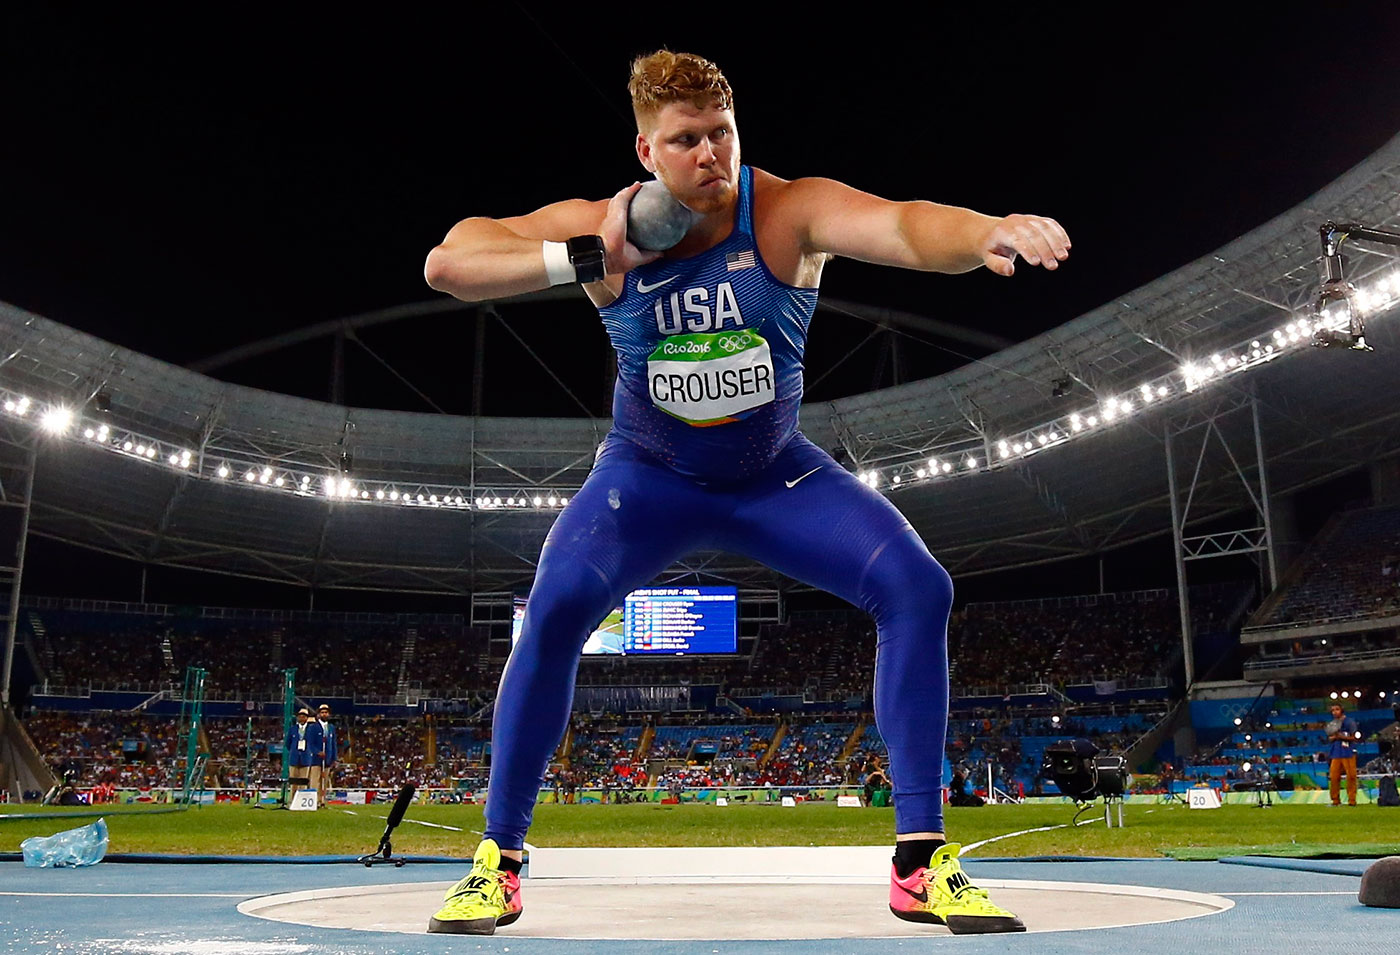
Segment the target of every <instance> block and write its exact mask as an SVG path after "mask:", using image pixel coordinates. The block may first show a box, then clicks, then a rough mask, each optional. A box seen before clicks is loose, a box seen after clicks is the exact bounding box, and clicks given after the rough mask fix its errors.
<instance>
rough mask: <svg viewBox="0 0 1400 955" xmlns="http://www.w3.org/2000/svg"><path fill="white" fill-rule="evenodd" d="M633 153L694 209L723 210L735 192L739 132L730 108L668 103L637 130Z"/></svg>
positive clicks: (735, 194)
mask: <svg viewBox="0 0 1400 955" xmlns="http://www.w3.org/2000/svg"><path fill="white" fill-rule="evenodd" d="M637 158H638V159H640V160H641V161H642V165H643V166H645V167H646V168H647V171H648V172H652V173H655V174H656V177H657V178H658V179H660V180H661V181H662V182H663V183H664V184H665V185H666V188H667V189H669V190H671V195H673V196H675V197H676V198H677V199H679V200H680V201H681V202H682V203H684V204H685V205H686V206H688V207H690V208H691V209H693V210H695V211H696V212H701V213H705V214H706V215H708V214H711V213H715V212H723V211H724V210H726V209H728V208H729V207H730V206H732V205H733V204H734V202H735V200H736V199H737V198H738V196H739V131H738V129H737V127H735V125H734V111H733V110H729V109H719V108H717V107H715V106H707V107H705V108H704V109H701V108H699V107H696V106H694V105H693V104H691V103H668V104H666V105H665V106H663V107H662V108H661V111H660V112H658V113H657V114H656V116H655V117H653V119H652V122H651V123H650V126H649V128H648V129H646V130H643V131H642V132H640V133H638V134H637Z"/></svg>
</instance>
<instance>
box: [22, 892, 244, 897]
mask: <svg viewBox="0 0 1400 955" xmlns="http://www.w3.org/2000/svg"><path fill="white" fill-rule="evenodd" d="M0 895H18V896H50V898H59V899H246V898H249V896H253V895H258V893H256V892H0Z"/></svg>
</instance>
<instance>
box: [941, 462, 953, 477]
mask: <svg viewBox="0 0 1400 955" xmlns="http://www.w3.org/2000/svg"><path fill="white" fill-rule="evenodd" d="M943 473H944V474H952V473H953V465H951V464H949V463H948V462H947V461H944V462H943Z"/></svg>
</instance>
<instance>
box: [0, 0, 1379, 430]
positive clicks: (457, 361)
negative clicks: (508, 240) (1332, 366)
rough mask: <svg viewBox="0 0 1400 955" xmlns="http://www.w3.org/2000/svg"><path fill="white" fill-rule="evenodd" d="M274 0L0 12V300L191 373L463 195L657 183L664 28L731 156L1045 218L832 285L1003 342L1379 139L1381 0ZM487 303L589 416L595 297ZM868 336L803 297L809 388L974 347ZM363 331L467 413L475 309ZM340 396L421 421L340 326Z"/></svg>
mask: <svg viewBox="0 0 1400 955" xmlns="http://www.w3.org/2000/svg"><path fill="white" fill-rule="evenodd" d="M282 6H283V7H284V8H280V9H279V8H267V9H263V10H254V9H252V8H248V9H245V8H239V9H238V10H237V11H236V12H226V13H225V14H224V18H223V19H222V20H219V19H214V20H211V19H209V13H208V11H207V10H204V9H201V10H200V11H199V13H198V14H197V15H194V14H191V15H190V18H189V19H181V18H179V17H177V15H175V14H171V13H165V14H162V15H159V16H157V15H154V14H151V15H147V14H144V13H140V12H136V10H135V8H134V7H130V6H127V7H123V8H121V9H119V10H116V9H114V8H109V9H107V10H104V11H103V12H101V13H91V12H85V13H83V14H81V15H78V14H68V15H62V14H57V13H48V12H45V13H36V12H32V11H30V12H24V13H17V12H15V10H14V9H13V8H11V9H8V10H7V11H6V12H5V13H4V14H0V17H3V20H0V77H3V83H4V89H5V95H4V98H3V101H0V102H3V106H0V110H3V126H0V128H3V132H4V137H3V146H0V176H2V177H3V182H4V183H5V195H4V201H3V205H0V299H3V300H4V301H8V302H11V303H13V304H16V305H19V306H21V307H24V308H26V309H30V310H32V311H34V312H38V313H40V314H42V315H45V316H48V317H50V318H53V319H55V320H58V321H60V322H64V323H66V324H69V325H72V326H74V327H76V328H80V329H83V330H85V331H88V332H91V333H93V334H96V335H99V336H102V337H104V338H106V339H109V340H111V341H114V342H116V343H119V344H121V345H125V346H129V347H131V348H134V349H137V350H140V351H142V352H146V353H148V354H151V355H154V356H156V357H158V358H161V359H164V360H167V361H171V362H174V363H177V364H185V363H190V362H193V361H196V360H198V359H201V358H206V357H208V356H210V355H213V354H216V353H218V352H220V351H222V350H224V349H228V348H231V347H234V346H237V345H241V344H245V343H248V342H253V341H257V340H260V339H263V338H266V337H268V336H271V335H276V334H279V333H282V332H285V331H288V330H292V329H296V328H300V327H304V326H308V325H312V324H315V323H318V322H322V321H326V320H328V319H334V318H338V317H343V316H350V315H355V314H358V313H363V312H367V311H371V310H374V309H379V308H384V307H386V306H393V305H400V304H404V303H409V302H418V301H427V300H431V299H434V298H438V297H440V296H439V294H438V293H435V292H433V291H432V290H431V289H429V288H428V287H427V286H426V285H425V284H424V282H423V279H422V267H423V260H424V257H425V256H426V254H427V252H428V250H429V249H430V248H431V247H432V246H433V245H434V244H436V243H437V242H438V241H439V240H440V239H441V237H442V236H443V234H444V233H445V232H446V231H447V229H448V228H450V227H451V225H452V224H453V223H454V222H455V221H457V220H458V219H460V218H464V217H466V216H470V215H487V216H505V215H514V214H520V213H523V212H526V211H529V210H531V209H534V208H536V207H538V206H540V205H543V204H545V203H548V202H551V201H554V200H558V199H563V198H570V197H574V196H582V197H585V198H604V197H606V196H609V195H611V194H612V193H613V192H615V191H616V190H617V189H619V188H621V187H622V186H624V185H626V184H628V183H630V182H631V181H633V180H634V179H638V178H645V176H646V173H645V171H644V170H642V169H641V167H640V165H639V164H638V163H637V161H636V158H635V155H634V153H633V146H632V143H633V137H634V134H635V129H634V127H633V125H632V121H631V115H630V109H629V106H628V101H627V98H626V88H625V87H626V80H627V76H628V67H629V63H630V60H631V58H632V57H633V56H635V55H638V54H641V53H646V52H650V51H651V50H653V49H655V48H657V47H658V46H663V45H665V46H669V47H670V48H672V49H678V50H689V51H692V52H696V53H700V54H702V55H705V56H708V57H710V58H712V59H714V60H716V61H717V62H718V63H719V64H720V66H721V67H722V68H723V69H724V70H725V72H726V74H727V75H728V77H729V79H730V81H731V83H732V84H733V86H734V90H735V96H736V116H737V119H738V127H739V133H740V141H741V144H742V149H743V157H744V160H745V161H746V162H748V163H750V164H753V165H756V166H760V167H762V168H765V169H767V170H769V171H770V172H772V173H775V174H777V175H779V176H782V177H785V178H795V177H799V176H804V175H820V176H829V177H832V178H836V179H841V180H844V181H846V182H848V183H850V184H851V185H854V186H856V187H858V188H861V189H865V190H867V191H870V192H874V193H877V194H880V195H883V196H886V197H889V198H894V199H906V198H922V199H932V200H935V201H940V202H948V203H952V204H956V205H967V206H971V207H973V208H976V209H978V210H980V211H983V212H988V213H1008V212H1030V213H1036V214H1042V215H1049V216H1052V217H1055V218H1056V219H1058V220H1059V221H1060V222H1061V223H1062V224H1063V225H1064V226H1065V228H1066V229H1067V230H1068V231H1069V234H1070V236H1071V238H1072V239H1073V241H1074V252H1073V255H1072V257H1071V259H1070V261H1069V262H1068V263H1067V265H1066V266H1065V267H1064V268H1062V269H1061V270H1060V271H1059V272H1057V273H1044V272H1041V271H1039V270H1032V269H1030V268H1028V267H1026V266H1025V265H1024V264H1022V265H1021V268H1020V269H1019V270H1018V274H1017V275H1016V276H1015V277H1014V278H1012V279H1003V278H999V277H997V276H993V275H991V274H990V273H986V272H977V273H973V274H969V275H964V276H956V277H945V276H937V275H926V274H918V273H907V272H899V271H897V270H892V269H882V268H877V267H873V266H866V265H861V264H859V263H853V262H836V263H833V264H832V265H830V266H829V267H828V268H827V270H826V276H825V279H824V283H823V291H824V292H825V293H826V294H828V295H830V296H833V297H839V298H844V299H852V300H857V301H863V302H868V303H871V304H874V305H883V306H890V307H895V308H900V309H905V310H908V311H913V312H918V313H922V314H926V315H930V316H934V317H937V318H941V319H944V320H950V321H955V322H958V323H961V324H964V325H967V326H969V327H976V328H981V329H986V330H989V331H992V332H995V333H997V334H999V335H1002V336H1004V337H1006V338H1008V339H1012V340H1022V339H1025V338H1028V337H1030V336H1033V335H1035V334H1037V333H1039V332H1042V331H1044V330H1046V329H1049V328H1052V327H1054V326H1057V325H1059V324H1062V323H1064V322H1066V321H1068V320H1070V319H1073V318H1075V317H1077V316H1079V315H1081V314H1083V313H1084V312H1086V311H1088V310H1090V309H1092V308H1094V307H1096V306H1098V305H1100V304H1102V303H1104V302H1106V301H1109V300H1111V299H1112V298H1113V297H1115V296H1117V295H1120V294H1123V293H1125V292H1128V291H1130V290H1132V289H1134V288H1136V287H1138V286H1140V285H1142V284H1144V283H1146V282H1149V281H1151V280H1152V279H1153V278H1155V277H1157V276H1160V275H1162V274H1164V273H1166V272H1168V271H1170V270H1172V269H1174V268H1176V267H1178V266H1180V265H1182V264H1184V263H1187V262H1189V261H1191V260H1193V259H1195V258H1197V257H1199V256H1201V255H1203V254H1205V253H1207V252H1210V251H1211V250H1213V249H1215V248H1218V247H1219V246H1221V245H1223V244H1225V243H1226V242H1228V241H1230V240H1231V239H1233V238H1235V237H1236V236H1238V235H1239V234H1241V233H1243V232H1246V231H1248V230H1250V229H1252V228H1254V227H1255V226H1258V225H1259V224H1261V223H1263V222H1265V221H1267V220H1268V219H1270V218H1272V217H1273V216H1275V215H1277V214H1279V213H1281V212H1284V211H1286V210H1287V209H1289V208H1291V207H1292V206H1294V205H1296V204H1297V203H1298V202H1300V201H1301V200H1303V199H1305V198H1306V197H1307V196H1309V195H1310V194H1312V193H1313V192H1315V191H1316V190H1318V189H1319V188H1321V187H1323V186H1324V185H1326V184H1327V183H1328V182H1330V181H1332V180H1333V179H1335V178H1336V177H1337V176H1338V175H1340V174H1342V173H1343V172H1345V171H1346V170H1347V169H1349V168H1351V167H1352V166H1354V165H1355V164H1356V163H1358V162H1360V161H1361V160H1363V159H1364V158H1365V157H1366V156H1367V155H1369V154H1370V153H1371V152H1373V151H1374V150H1376V149H1377V148H1379V147H1380V146H1381V145H1382V144H1383V143H1385V142H1386V141H1387V140H1389V139H1390V138H1391V137H1392V136H1394V135H1395V134H1396V133H1397V132H1400V7H1397V6H1395V5H1390V4H1374V3H1372V4H1351V5H1346V4H1337V5H1328V9H1329V11H1330V12H1329V13H1327V15H1326V17H1324V16H1323V15H1322V14H1321V12H1320V5H1317V4H1307V5H1302V4H1299V5H1289V4H1275V5H1270V6H1269V7H1267V8H1263V7H1260V8H1257V12H1254V13H1253V14H1252V15H1250V14H1246V13H1245V12H1231V13H1226V14H1223V15H1222V14H1219V13H1218V12H1217V11H1219V10H1224V9H1226V7H1227V6H1228V5H1225V4H1218V5H1216V7H1215V8H1214V9H1212V10H1211V12H1209V13H1206V12H1202V8H1195V9H1194V12H1187V13H1180V12H1175V11H1176V10H1177V7H1176V6H1175V5H1143V6H1141V7H1129V6H1123V5H1115V6H1113V7H1110V8H1105V10H1106V11H1107V12H1105V13H1102V14H1100V15H1094V16H1091V15H1087V14H1083V13H1075V14H1064V15H1062V14H1059V13H1056V14H1055V15H1046V14H1042V13H1023V12H1017V10H1016V9H1015V8H1014V7H1013V6H1012V5H1007V4H998V5H995V6H992V5H986V6H983V7H981V8H979V9H980V10H984V11H986V12H971V13H969V12H963V11H964V9H965V8H963V7H947V6H944V5H938V4H929V5H924V6H923V7H922V8H921V9H920V10H919V11H918V12H912V11H911V10H909V9H905V8H904V7H903V6H901V7H900V8H899V10H900V12H899V13H898V14H897V15H896V14H889V15H876V16H868V15H866V16H859V17H857V16H856V14H855V13H854V11H855V10H857V9H864V8H852V7H838V8H835V9H836V10H837V11H838V12H836V13H834V14H830V15H826V16H818V15H816V14H815V13H808V12H803V13H801V14H794V13H793V12H792V11H795V10H805V9H806V8H802V7H797V6H793V5H782V6H776V7H773V8H770V9H771V11H772V12H767V13H764V12H761V11H763V10H764V7H763V5H745V4H739V5H727V6H724V7H716V8H713V9H699V8H696V9H693V10H692V9H689V8H687V9H686V10H685V12H684V13H681V12H679V11H680V6H679V5H671V6H669V7H666V8H665V9H668V10H672V11H675V12H671V13H667V14H658V13H655V12H653V11H652V10H650V9H645V8H642V7H640V6H638V7H635V8H628V11H629V12H628V13H627V14H626V15H622V16H619V15H616V14H613V15H608V14H606V13H605V12H604V11H608V10H614V9H617V8H613V7H609V6H606V5H601V4H578V5H575V6H574V7H573V9H574V10H576V11H583V12H576V13H571V14H568V15H560V14H558V13H554V12H542V11H541V9H540V8H538V7H535V6H533V5H527V4H517V3H503V4H496V5H481V4H472V5H468V9H470V10H471V11H472V12H471V13H468V14H462V15H454V16H444V15H440V14H438V13H436V12H434V13H432V14H431V15H428V14H413V15H410V14H405V13H400V12H399V11H398V10H397V9H396V8H395V7H394V6H387V7H382V8H381V9H380V10H379V12H378V13H376V14H375V15H374V16H372V17H360V18H356V17H355V16H353V15H350V14H347V13H346V12H345V11H344V9H338V8H334V7H331V6H325V7H322V8H318V9H315V10H301V11H299V12H293V11H291V10H290V9H287V8H290V6H291V5H282ZM404 6H406V5H404ZM653 6H655V5H653ZM551 9H552V8H551ZM811 9H812V10H815V9H817V8H816V7H811ZM483 10H484V11H486V12H482V11H483ZM196 16H197V19H196V18H195V17H196ZM1147 17H1154V18H1155V20H1146V19H1144V18H1147ZM785 19H792V20H795V21H799V22H800V23H801V24H802V25H801V26H800V27H797V26H791V25H787V24H785V22H784V21H785ZM507 315H508V316H509V319H510V321H511V323H512V327H513V328H514V329H515V330H516V331H517V332H518V333H519V335H520V336H521V337H522V338H523V339H524V340H525V341H526V342H527V343H528V344H529V346H530V347H531V348H532V349H534V350H535V351H536V352H538V353H539V354H540V355H541V356H542V357H544V358H545V359H546V360H547V361H548V362H549V363H550V365H551V367H552V368H553V369H554V370H555V371H556V372H557V373H558V374H559V375H560V376H561V377H562V378H563V379H564V381H565V383H566V384H568V386H569V387H570V388H571V389H572V390H573V391H574V392H575V393H576V394H577V395H578V397H579V398H580V400H582V401H583V403H584V404H585V405H586V406H588V407H589V410H590V411H591V412H592V413H594V414H600V415H602V414H607V413H608V409H607V403H606V397H605V396H606V392H605V388H604V386H603V380H604V375H603V369H604V367H605V359H606V350H607V342H606V337H605V335H604V334H603V331H602V327H601V325H600V324H599V323H598V320H597V316H596V313H595V312H593V311H592V309H591V308H590V307H589V306H588V305H587V303H586V301H585V300H584V299H583V298H582V296H581V295H580V297H579V299H578V303H577V305H554V306H548V307H543V306H534V307H518V308H515V309H512V310H509V311H508V312H507ZM870 331H871V327H870V326H869V325H867V324H865V323H864V322H862V321H860V320H857V319H853V318H848V317H842V316H834V315H823V316H819V320H818V322H817V323H815V324H814V328H813V334H812V339H811V345H810V347H809V351H808V379H809V381H810V380H812V379H814V378H816V377H818V376H821V375H823V374H824V373H825V372H826V371H827V370H828V369H829V368H830V367H831V366H832V365H833V364H834V363H835V362H837V361H838V360H840V359H841V358H843V357H844V356H846V355H847V354H848V353H850V352H852V351H853V350H855V354H854V356H853V357H851V358H850V360H849V361H846V362H845V363H844V364H843V365H842V366H841V368H840V370H839V371H838V372H837V373H835V374H832V375H830V376H827V377H826V378H825V379H824V380H823V381H822V383H821V385H820V386H819V387H817V388H815V389H813V390H811V391H810V392H809V396H810V397H813V398H822V399H829V398H834V397H839V396H841V395H847V394H853V393H858V392H862V391H867V390H870V389H871V388H872V387H877V386H884V385H888V384H890V383H891V382H892V381H893V376H894V375H895V374H896V373H897V374H898V375H899V376H900V377H901V378H902V379H904V380H911V379H918V378H924V377H927V376H930V375H936V374H939V373H941V372H944V371H947V370H950V369H952V368H955V367H958V366H959V365H962V364H964V363H965V362H966V361H967V360H969V359H970V358H975V357H981V356H982V355H983V354H985V353H984V352H982V351H979V350H976V349H974V348H972V347H970V346H966V345H960V344H957V343H953V342H949V341H944V340H939V339H934V338H931V337H929V336H928V335H927V334H925V333H914V334H913V335H909V336H904V337H903V338H902V340H901V347H900V355H901V361H902V365H901V366H900V367H898V368H897V369H896V368H894V367H892V365H891V363H890V362H888V361H883V360H882V356H881V347H880V342H881V341H883V340H884V338H883V337H881V336H877V337H876V338H875V339H874V340H871V341H866V339H867V336H868V335H869V334H870ZM362 338H363V340H364V342H365V344H367V345H368V346H369V348H370V349H371V350H372V351H373V352H374V353H375V354H376V355H377V356H378V357H379V359H381V360H382V361H384V362H387V363H389V364H390V365H392V366H393V367H394V368H395V369H396V370H397V371H398V372H400V373H401V374H402V375H403V376H405V377H406V378H407V379H408V380H410V381H411V382H412V383H413V384H414V385H415V386H416V387H417V388H418V389H420V390H421V391H422V392H424V393H425V394H427V395H428V396H429V397H430V398H431V399H432V400H433V402H435V403H436V404H437V405H439V406H440V407H442V408H443V409H445V410H447V411H449V412H452V413H465V412H467V411H468V409H469V404H470V391H471V389H470V376H469V373H470V369H471V366H472V358H473V354H472V351H473V326H472V322H471V318H470V312H468V311H465V310H464V311H462V312H460V313H454V314H449V315H445V316H439V317H435V318H424V319H410V320H406V321H403V322H400V323H396V324H393V325H385V326H379V327H376V328H372V329H368V330H366V331H365V332H363V333H362ZM862 342H864V344H862ZM857 346H860V347H859V348H857ZM486 347H487V371H486V377H485V389H486V395H485V407H484V411H485V413H487V414H501V415H520V414H551V415H552V414H558V415H574V414H578V413H579V409H578V406H577V405H576V404H575V403H574V401H572V400H571V399H570V398H569V397H568V396H567V395H566V394H565V393H564V392H563V390H562V389H561V388H559V387H558V386H557V385H555V384H554V383H553V382H552V381H550V379H549V376H548V375H547V374H546V373H545V372H544V370H543V369H541V368H539V367H538V366H537V365H535V364H534V363H533V361H532V359H530V358H529V357H527V355H526V354H525V352H524V351H523V350H522V348H521V347H520V345H518V344H517V343H516V342H515V341H514V340H513V339H512V338H511V336H510V335H509V333H508V332H507V331H506V330H505V329H503V328H501V327H499V326H492V327H490V328H488V332H487V344H486ZM331 351H332V349H331V344H330V342H329V340H321V341H319V342H314V343H308V344H304V345H299V346H295V347H293V348H290V349H287V350H286V351H284V352H282V353H280V354H278V355H275V356H271V357H266V358H261V359H256V360H250V361H245V362H242V363H239V364H236V365H231V366H228V367H226V368H224V369H222V370H220V371H219V372H217V375H218V376H219V377H222V378H226V379H227V380H231V381H236V382H240V383H245V384H255V385H258V386H260V387H266V388H271V389H275V390H279V391H283V392H287V393H290V394H295V395H301V396H305V397H311V398H317V399H326V398H328V397H329V377H330V356H331ZM346 401H347V403H348V404H351V405H359V406H375V407H388V408H399V409H404V410H413V411H422V410H429V408H428V405H427V404H425V402H424V401H423V400H422V399H421V398H419V397H417V396H416V395H415V394H414V393H413V392H412V391H410V390H409V389H408V388H406V387H404V386H403V385H402V384H400V383H399V382H397V381H396V380H395V379H394V378H393V377H392V376H391V375H390V374H389V373H388V372H386V371H385V370H384V369H383V368H382V366H381V365H380V364H379V362H378V361H376V359H375V358H373V357H371V356H370V354H369V353H368V352H367V351H365V350H362V349H361V348H359V347H358V346H357V345H354V344H353V343H352V344H350V345H349V346H347V391H346Z"/></svg>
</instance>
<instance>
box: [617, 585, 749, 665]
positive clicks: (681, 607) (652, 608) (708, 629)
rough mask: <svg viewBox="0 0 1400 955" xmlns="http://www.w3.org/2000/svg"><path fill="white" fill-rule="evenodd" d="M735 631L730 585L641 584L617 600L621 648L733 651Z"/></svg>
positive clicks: (735, 601)
mask: <svg viewBox="0 0 1400 955" xmlns="http://www.w3.org/2000/svg"><path fill="white" fill-rule="evenodd" d="M738 632H739V595H738V592H737V591H736V590H735V588H733V587H646V588H643V589H642V590H634V591H632V592H631V593H630V594H628V595H627V599H626V600H625V601H624V602H623V605H622V647H623V651H622V652H624V653H734V652H735V651H737V650H738V649H739V637H738Z"/></svg>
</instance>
